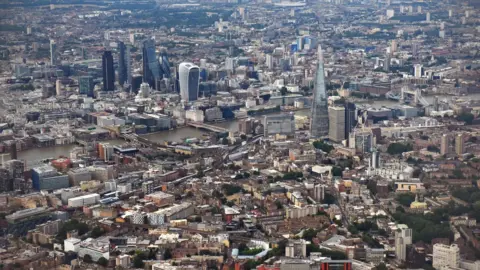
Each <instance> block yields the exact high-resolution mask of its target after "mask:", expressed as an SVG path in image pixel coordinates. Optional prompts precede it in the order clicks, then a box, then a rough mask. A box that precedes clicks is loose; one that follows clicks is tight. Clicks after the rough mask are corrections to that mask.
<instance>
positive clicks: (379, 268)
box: [374, 262, 388, 270]
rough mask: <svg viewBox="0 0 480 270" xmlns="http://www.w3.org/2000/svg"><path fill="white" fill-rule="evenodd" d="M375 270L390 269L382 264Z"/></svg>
mask: <svg viewBox="0 0 480 270" xmlns="http://www.w3.org/2000/svg"><path fill="white" fill-rule="evenodd" d="M374 270H388V267H387V266H386V265H385V263H383V262H382V263H380V264H379V265H377V266H375V268H374Z"/></svg>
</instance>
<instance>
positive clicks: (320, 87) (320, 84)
mask: <svg viewBox="0 0 480 270" xmlns="http://www.w3.org/2000/svg"><path fill="white" fill-rule="evenodd" d="M310 135H311V136H312V137H314V138H320V137H325V136H327V135H328V97H327V89H326V86H325V69H324V66H323V52H322V48H321V47H320V46H318V66H317V73H316V75H315V89H314V92H313V103H312V118H311V122H310Z"/></svg>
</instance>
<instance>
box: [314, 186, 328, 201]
mask: <svg viewBox="0 0 480 270" xmlns="http://www.w3.org/2000/svg"><path fill="white" fill-rule="evenodd" d="M326 188H327V186H326V185H323V184H316V185H315V186H314V187H313V198H314V199H315V201H317V202H321V201H322V200H323V199H324V198H325V189H326Z"/></svg>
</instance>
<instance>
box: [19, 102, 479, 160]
mask: <svg viewBox="0 0 480 270" xmlns="http://www.w3.org/2000/svg"><path fill="white" fill-rule="evenodd" d="M425 98H426V100H427V101H428V102H430V103H433V98H434V97H433V96H427V97H425ZM460 98H466V97H460ZM439 99H440V100H443V99H447V100H449V99H451V96H439ZM468 99H472V100H480V94H472V95H468ZM396 104H398V102H396V101H393V100H377V101H374V102H373V103H372V104H368V103H364V104H362V105H365V106H367V107H368V106H370V107H374V108H380V107H382V106H387V107H388V106H393V105H396ZM294 113H295V114H296V115H307V116H310V110H309V109H305V110H300V111H295V112H294ZM275 114H280V113H274V114H273V115H275ZM255 118H256V119H259V120H263V118H264V116H256V117H255ZM238 122H239V120H232V121H225V122H220V123H215V124H214V125H216V126H220V127H224V128H226V129H228V130H230V131H234V132H235V131H238ZM207 133H208V132H207V131H204V130H200V129H196V128H192V127H182V128H178V129H175V130H169V131H162V132H156V133H152V134H146V135H143V136H144V137H145V138H147V139H149V140H152V141H156V142H163V141H176V142H181V141H182V140H183V139H184V138H199V137H202V136H203V135H204V134H207ZM110 142H111V143H113V144H120V143H124V141H121V140H120V141H119V140H113V141H110ZM74 147H75V145H57V146H54V147H47V148H33V149H29V150H26V151H21V152H19V153H18V158H19V159H24V160H27V161H33V160H39V159H45V158H50V157H58V156H62V155H63V156H68V155H69V152H70V150H72V149H73V148H74Z"/></svg>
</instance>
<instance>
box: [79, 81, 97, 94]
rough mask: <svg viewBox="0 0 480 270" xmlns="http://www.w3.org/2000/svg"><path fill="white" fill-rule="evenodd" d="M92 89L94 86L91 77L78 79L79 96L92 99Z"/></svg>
mask: <svg viewBox="0 0 480 270" xmlns="http://www.w3.org/2000/svg"><path fill="white" fill-rule="evenodd" d="M93 89H94V84H93V77H92V76H81V77H79V78H78V93H79V94H80V95H87V96H88V97H93Z"/></svg>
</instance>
